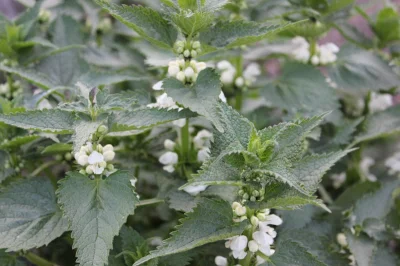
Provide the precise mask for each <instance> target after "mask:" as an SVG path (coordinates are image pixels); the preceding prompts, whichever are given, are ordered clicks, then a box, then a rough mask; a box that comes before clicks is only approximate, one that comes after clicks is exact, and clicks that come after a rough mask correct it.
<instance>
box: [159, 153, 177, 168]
mask: <svg viewBox="0 0 400 266" xmlns="http://www.w3.org/2000/svg"><path fill="white" fill-rule="evenodd" d="M158 161H159V162H160V163H161V164H163V165H170V164H177V163H178V154H177V153H175V152H172V151H168V152H166V153H164V154H163V155H161V157H160V158H159V159H158Z"/></svg>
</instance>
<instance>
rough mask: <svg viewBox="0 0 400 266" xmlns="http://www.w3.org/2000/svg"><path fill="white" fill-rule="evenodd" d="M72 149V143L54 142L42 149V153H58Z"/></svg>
mask: <svg viewBox="0 0 400 266" xmlns="http://www.w3.org/2000/svg"><path fill="white" fill-rule="evenodd" d="M70 151H72V145H71V144H67V143H54V144H52V145H50V146H47V147H46V148H44V150H43V151H42V154H45V155H48V154H57V153H66V152H70Z"/></svg>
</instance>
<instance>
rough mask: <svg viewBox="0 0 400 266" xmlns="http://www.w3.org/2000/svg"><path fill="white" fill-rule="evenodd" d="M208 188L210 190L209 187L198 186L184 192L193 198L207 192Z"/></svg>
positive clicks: (186, 188) (190, 187)
mask: <svg viewBox="0 0 400 266" xmlns="http://www.w3.org/2000/svg"><path fill="white" fill-rule="evenodd" d="M207 188H208V186H207V185H198V186H187V187H185V188H184V189H183V190H184V191H185V192H187V193H189V194H190V195H192V196H196V195H197V194H199V193H200V192H202V191H204V190H206V189H207Z"/></svg>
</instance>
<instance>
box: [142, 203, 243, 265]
mask: <svg viewBox="0 0 400 266" xmlns="http://www.w3.org/2000/svg"><path fill="white" fill-rule="evenodd" d="M232 219H233V212H232V207H231V206H230V204H229V203H228V202H226V201H223V200H216V199H214V200H213V199H207V198H204V199H202V201H201V202H200V203H199V204H198V205H197V208H195V209H194V210H193V212H190V213H187V216H186V217H185V218H184V219H182V220H181V222H182V224H181V225H179V226H178V227H177V231H175V232H173V233H172V235H171V238H169V239H167V240H166V241H165V242H164V243H163V244H162V245H161V246H160V247H159V248H158V249H157V250H155V251H153V252H151V253H150V254H149V255H148V256H146V257H144V258H142V259H140V260H138V261H137V262H135V264H134V265H135V266H137V265H141V264H143V263H145V262H146V261H149V260H151V259H154V258H157V257H164V256H167V255H171V254H176V253H180V252H184V251H187V250H190V249H193V248H195V247H199V246H202V245H205V244H207V243H211V242H216V241H219V240H223V239H226V238H229V237H232V236H235V235H240V234H241V233H242V232H243V231H244V229H245V228H246V227H247V225H248V222H247V221H243V222H241V223H235V222H233V220H232Z"/></svg>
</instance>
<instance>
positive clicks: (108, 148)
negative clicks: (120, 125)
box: [103, 144, 114, 152]
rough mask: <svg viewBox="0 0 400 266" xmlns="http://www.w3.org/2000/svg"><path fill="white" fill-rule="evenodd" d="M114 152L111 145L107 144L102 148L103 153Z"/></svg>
mask: <svg viewBox="0 0 400 266" xmlns="http://www.w3.org/2000/svg"><path fill="white" fill-rule="evenodd" d="M108 151H114V147H113V146H112V145H111V144H107V145H106V146H104V147H103V152H108Z"/></svg>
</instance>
